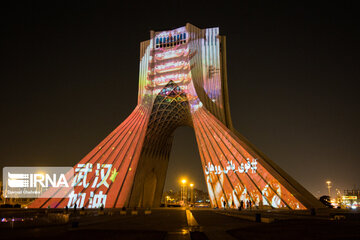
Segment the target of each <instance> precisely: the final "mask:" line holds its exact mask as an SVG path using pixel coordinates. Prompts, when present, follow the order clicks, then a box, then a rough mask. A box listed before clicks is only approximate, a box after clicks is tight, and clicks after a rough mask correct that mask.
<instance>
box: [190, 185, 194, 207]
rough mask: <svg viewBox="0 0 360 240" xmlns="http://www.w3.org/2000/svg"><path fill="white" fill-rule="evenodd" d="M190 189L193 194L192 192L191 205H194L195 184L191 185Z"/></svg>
mask: <svg viewBox="0 0 360 240" xmlns="http://www.w3.org/2000/svg"><path fill="white" fill-rule="evenodd" d="M190 189H191V192H190V203H193V202H194V184H193V183H190Z"/></svg>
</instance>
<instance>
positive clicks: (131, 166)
mask: <svg viewBox="0 0 360 240" xmlns="http://www.w3.org/2000/svg"><path fill="white" fill-rule="evenodd" d="M225 40H226V39H225V36H221V35H219V29H218V28H207V29H199V28H197V27H195V26H193V25H191V24H186V26H185V27H180V28H177V29H174V30H169V31H160V32H154V31H151V38H150V40H147V41H144V42H142V43H141V46H140V73H139V92H138V105H137V106H136V107H135V109H134V111H133V112H132V113H131V114H130V116H129V117H128V118H127V119H126V120H125V121H124V122H122V123H121V124H120V125H119V126H118V127H117V128H116V129H115V130H114V131H113V132H112V133H110V135H108V136H107V137H106V138H105V139H104V140H103V141H102V142H101V143H100V144H99V145H98V146H96V147H95V148H94V149H93V150H92V151H91V152H90V153H89V154H87V155H86V156H85V157H84V158H83V159H82V160H81V161H80V162H79V163H78V164H77V165H75V167H74V170H75V173H76V175H75V178H74V186H75V187H74V190H73V191H71V192H69V195H68V198H63V199H57V198H50V199H37V200H36V201H35V202H34V203H33V204H32V206H31V207H48V206H51V207H59V208H64V207H65V206H68V207H74V206H75V204H76V206H77V207H78V208H80V207H85V208H96V207H100V206H104V207H106V208H114V207H115V208H120V207H124V206H125V207H156V206H159V205H160V201H161V197H162V193H163V189H164V183H165V178H166V171H167V167H168V161H169V155H170V149H171V146H172V142H173V137H174V131H175V129H176V128H177V127H179V126H183V125H187V126H191V127H193V129H194V131H195V135H196V140H197V144H198V147H199V153H200V157H201V163H202V167H203V171H204V176H205V181H206V184H207V188H208V191H209V195H210V200H211V205H212V207H223V206H224V204H226V206H227V207H233V208H237V207H239V206H240V203H241V201H243V202H244V203H245V202H248V201H251V202H252V206H253V207H256V208H287V209H309V208H317V207H322V205H321V204H320V202H319V201H318V200H316V199H315V197H314V196H312V195H311V194H310V193H309V192H308V191H307V190H306V189H304V188H303V187H302V186H301V185H300V184H299V183H297V182H296V181H295V180H294V179H293V178H291V177H290V176H289V175H288V174H286V173H285V172H284V171H283V170H282V169H280V168H279V167H278V166H277V165H275V164H274V163H273V162H272V161H270V160H269V159H268V158H267V157H266V156H265V155H264V154H263V153H261V152H260V151H259V150H257V149H256V148H255V147H254V146H253V145H251V144H250V143H249V142H248V141H247V140H246V139H245V138H244V137H243V136H241V135H240V134H239V133H238V132H237V131H236V130H235V129H234V128H233V126H232V122H231V117H230V109H229V102H228V90H227V89H228V87H227V75H226V41H225ZM49 191H51V189H50V190H49ZM244 205H245V204H244Z"/></svg>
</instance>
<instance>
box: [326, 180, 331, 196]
mask: <svg viewBox="0 0 360 240" xmlns="http://www.w3.org/2000/svg"><path fill="white" fill-rule="evenodd" d="M326 184H327V188H328V191H329V197H330V198H331V196H330V188H331V185H330V184H331V181H326Z"/></svg>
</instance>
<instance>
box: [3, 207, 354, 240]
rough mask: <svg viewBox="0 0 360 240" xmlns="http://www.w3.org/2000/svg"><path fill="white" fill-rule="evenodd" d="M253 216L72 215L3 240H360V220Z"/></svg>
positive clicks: (8, 231) (179, 212)
mask: <svg viewBox="0 0 360 240" xmlns="http://www.w3.org/2000/svg"><path fill="white" fill-rule="evenodd" d="M254 213H258V212H245V211H243V212H241V213H239V212H231V211H223V210H212V209H190V210H186V209H184V208H170V209H153V210H152V212H151V214H149V215H145V214H144V211H141V210H140V211H139V212H138V215H131V212H130V211H128V212H127V215H120V210H113V211H108V212H105V215H101V214H100V215H98V212H97V211H87V212H86V214H85V215H81V216H80V215H79V213H78V214H77V215H72V216H71V217H70V221H69V223H68V224H57V225H53V226H51V225H49V224H51V222H50V223H47V224H43V225H41V224H32V225H28V226H27V225H26V224H25V225H24V224H23V223H21V222H15V223H14V225H13V227H11V226H12V225H11V224H12V223H11V222H6V223H4V222H3V223H0V239H34V238H38V239H62V240H71V239H111V240H115V239H149V240H151V239H159V240H161V239H168V240H171V239H192V240H200V239H209V240H217V239H223V240H233V239H247V240H250V239H277V240H279V239H360V221H359V220H358V219H357V218H353V219H352V218H351V217H349V218H347V219H345V220H344V219H340V220H329V217H326V216H325V217H324V216H322V217H311V216H310V215H309V214H307V215H306V214H304V215H301V214H300V215H296V216H295V215H294V214H289V213H269V212H264V213H262V214H263V215H266V216H267V217H269V216H277V219H275V221H274V222H272V223H259V222H255V221H249V220H244V219H242V218H240V217H241V216H254ZM16 214H18V216H20V215H21V211H18V212H4V211H0V217H3V216H5V215H7V216H9V215H16ZM19 214H20V215H19ZM27 214H28V216H30V215H31V214H33V213H31V214H30V213H27ZM225 214H227V215H225ZM229 215H232V216H229ZM43 216H46V214H45V213H43ZM239 216H240V217H239ZM286 216H288V217H286ZM354 216H355V215H354ZM39 218H40V217H39ZM254 219H255V218H254ZM349 219H350V220H349ZM34 222H35V221H34ZM22 225H23V226H22Z"/></svg>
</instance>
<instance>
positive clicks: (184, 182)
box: [180, 178, 187, 202]
mask: <svg viewBox="0 0 360 240" xmlns="http://www.w3.org/2000/svg"><path fill="white" fill-rule="evenodd" d="M186 182H187V181H186V179H185V178H183V179H181V189H180V193H181V197H180V199H181V200H184V199H185V184H186ZM184 202H185V201H184Z"/></svg>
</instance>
